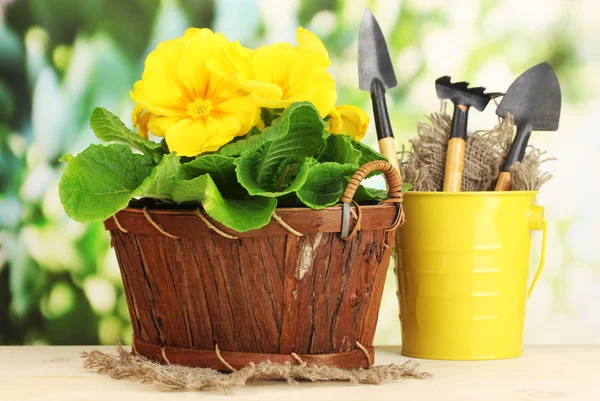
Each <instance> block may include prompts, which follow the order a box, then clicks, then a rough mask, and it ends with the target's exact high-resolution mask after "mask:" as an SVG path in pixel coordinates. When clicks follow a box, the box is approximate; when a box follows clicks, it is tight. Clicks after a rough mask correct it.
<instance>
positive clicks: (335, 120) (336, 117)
mask: <svg viewBox="0 0 600 401" xmlns="http://www.w3.org/2000/svg"><path fill="white" fill-rule="evenodd" d="M327 117H329V120H328V124H329V125H328V127H327V130H328V131H329V132H331V133H333V134H339V133H340V132H342V125H344V122H343V121H342V115H341V114H340V112H339V110H338V109H337V107H334V108H333V109H331V111H330V112H329V114H328V115H327Z"/></svg>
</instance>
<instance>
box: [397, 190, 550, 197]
mask: <svg viewBox="0 0 600 401" xmlns="http://www.w3.org/2000/svg"><path fill="white" fill-rule="evenodd" d="M538 192H540V191H465V192H442V191H406V192H405V193H404V196H405V197H406V196H531V195H535V194H537V193H538Z"/></svg>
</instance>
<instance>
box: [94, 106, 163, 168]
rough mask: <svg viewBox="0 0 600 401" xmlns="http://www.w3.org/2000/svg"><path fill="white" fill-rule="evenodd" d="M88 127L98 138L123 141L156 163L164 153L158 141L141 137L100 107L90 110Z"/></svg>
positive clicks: (106, 140) (108, 140)
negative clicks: (150, 157)
mask: <svg viewBox="0 0 600 401" xmlns="http://www.w3.org/2000/svg"><path fill="white" fill-rule="evenodd" d="M90 127H92V130H94V134H95V135H96V136H97V137H98V138H99V139H101V140H103V141H105V142H121V143H125V144H127V145H129V146H131V147H132V148H135V149H137V150H139V151H140V152H142V153H144V154H147V155H151V156H152V157H153V158H154V161H155V162H157V163H158V162H159V161H160V159H161V158H162V156H163V154H164V151H163V148H162V145H161V144H160V143H156V142H152V141H149V140H148V139H145V138H142V137H141V136H139V135H138V134H137V133H135V132H133V131H131V130H130V129H129V128H127V127H126V126H125V124H123V122H122V121H121V120H120V119H119V117H117V116H115V115H114V114H113V113H111V112H110V111H108V110H106V109H104V108H102V107H97V108H95V109H94V111H93V112H92V116H91V118H90Z"/></svg>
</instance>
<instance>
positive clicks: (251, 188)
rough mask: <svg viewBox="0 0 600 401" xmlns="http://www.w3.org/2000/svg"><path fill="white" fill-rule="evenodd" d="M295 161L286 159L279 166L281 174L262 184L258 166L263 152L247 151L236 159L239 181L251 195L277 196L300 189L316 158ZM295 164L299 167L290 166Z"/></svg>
mask: <svg viewBox="0 0 600 401" xmlns="http://www.w3.org/2000/svg"><path fill="white" fill-rule="evenodd" d="M295 161H296V160H295V159H284V160H283V161H282V165H281V166H279V168H278V170H279V171H280V174H279V175H278V177H277V179H276V180H274V181H273V182H271V183H267V184H261V183H259V182H258V181H257V179H256V171H257V168H258V167H257V166H258V165H259V164H260V162H261V154H260V153H259V152H250V153H246V154H244V156H242V157H240V158H238V159H236V160H235V165H236V169H235V172H236V175H237V179H238V182H239V183H240V184H242V186H243V187H244V188H246V190H247V191H248V193H249V194H250V195H259V196H267V197H270V198H275V197H278V196H282V195H286V194H289V193H291V192H294V191H297V190H298V189H300V187H302V185H304V183H305V182H306V178H307V177H308V172H309V170H310V168H311V167H312V165H313V164H314V163H315V160H314V159H312V158H309V157H307V158H305V159H304V161H302V162H299V163H294V162H295ZM294 164H297V165H298V167H296V168H294V167H292V168H290V166H292V165H294ZM291 170H295V171H291ZM286 175H289V176H290V177H293V178H292V179H288V178H286ZM280 184H281V185H280ZM283 184H285V185H283Z"/></svg>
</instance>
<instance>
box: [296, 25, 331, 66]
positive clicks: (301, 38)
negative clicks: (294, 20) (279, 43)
mask: <svg viewBox="0 0 600 401" xmlns="http://www.w3.org/2000/svg"><path fill="white" fill-rule="evenodd" d="M296 42H298V50H299V51H301V52H313V53H315V56H316V55H318V56H320V57H319V58H315V61H316V60H318V61H319V63H320V64H318V65H321V66H322V67H325V68H327V67H329V64H330V62H329V53H328V52H327V49H326V48H325V45H324V44H323V42H321V39H319V37H318V36H317V35H315V34H314V33H312V32H310V31H308V30H306V29H304V28H302V27H300V28H298V29H296ZM315 56H313V57H315Z"/></svg>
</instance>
